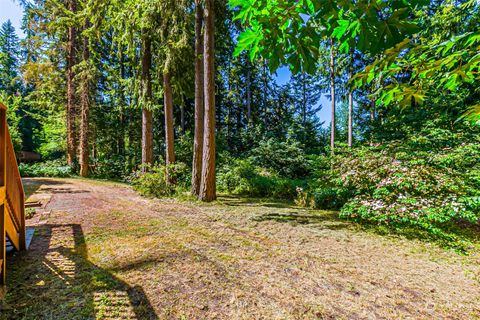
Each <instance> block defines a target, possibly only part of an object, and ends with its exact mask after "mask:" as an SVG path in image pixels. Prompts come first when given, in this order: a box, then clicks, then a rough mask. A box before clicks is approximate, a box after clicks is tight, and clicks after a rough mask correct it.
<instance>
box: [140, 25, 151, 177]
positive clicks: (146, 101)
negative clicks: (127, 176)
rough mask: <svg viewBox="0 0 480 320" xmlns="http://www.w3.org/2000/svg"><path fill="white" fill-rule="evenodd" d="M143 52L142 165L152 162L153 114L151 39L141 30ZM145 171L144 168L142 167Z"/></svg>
mask: <svg viewBox="0 0 480 320" xmlns="http://www.w3.org/2000/svg"><path fill="white" fill-rule="evenodd" d="M142 33H143V35H142V36H143V37H142V38H143V39H142V40H143V54H142V91H143V92H142V96H143V97H142V98H143V101H142V102H143V108H142V165H151V164H152V163H153V126H152V122H153V120H152V119H153V114H152V110H151V102H152V77H151V74H150V69H151V67H152V41H151V39H150V36H149V35H147V34H146V32H145V30H143V32H142ZM143 171H145V168H143Z"/></svg>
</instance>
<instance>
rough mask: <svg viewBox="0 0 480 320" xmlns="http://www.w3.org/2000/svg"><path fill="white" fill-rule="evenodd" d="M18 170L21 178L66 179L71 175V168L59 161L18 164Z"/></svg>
mask: <svg viewBox="0 0 480 320" xmlns="http://www.w3.org/2000/svg"><path fill="white" fill-rule="evenodd" d="M18 169H19V171H20V175H21V176H22V177H57V178H66V177H70V176H72V175H73V170H72V168H71V167H69V166H67V165H66V164H65V163H64V162H62V161H59V160H53V161H47V162H39V163H33V164H27V163H20V164H19V166H18Z"/></svg>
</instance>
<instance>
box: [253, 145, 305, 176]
mask: <svg viewBox="0 0 480 320" xmlns="http://www.w3.org/2000/svg"><path fill="white" fill-rule="evenodd" d="M250 159H251V162H252V164H254V165H256V166H258V167H262V168H266V169H268V170H271V171H272V172H275V173H277V174H278V175H280V176H283V177H288V178H291V179H295V178H304V177H305V176H307V175H308V173H309V165H308V162H307V159H306V156H305V153H304V151H303V149H302V148H301V145H300V143H299V142H296V141H287V142H280V141H276V140H275V139H269V140H266V141H261V142H260V145H259V146H258V147H257V148H255V149H253V150H252V151H251V156H250Z"/></svg>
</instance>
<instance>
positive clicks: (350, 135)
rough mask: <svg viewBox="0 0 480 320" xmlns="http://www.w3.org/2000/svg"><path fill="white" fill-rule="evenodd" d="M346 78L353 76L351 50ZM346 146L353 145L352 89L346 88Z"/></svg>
mask: <svg viewBox="0 0 480 320" xmlns="http://www.w3.org/2000/svg"><path fill="white" fill-rule="evenodd" d="M348 78H349V79H350V80H351V79H352V78H353V51H350V66H349V71H348ZM348 146H349V147H350V148H351V147H352V146H353V89H351V88H349V89H348Z"/></svg>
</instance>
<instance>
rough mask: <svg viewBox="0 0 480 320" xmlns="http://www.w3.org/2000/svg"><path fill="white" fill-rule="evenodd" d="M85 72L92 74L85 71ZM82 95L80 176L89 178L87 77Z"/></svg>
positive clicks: (87, 56)
mask: <svg viewBox="0 0 480 320" xmlns="http://www.w3.org/2000/svg"><path fill="white" fill-rule="evenodd" d="M86 28H88V22H87V23H86ZM89 60H90V48H89V41H88V36H84V37H83V61H84V62H87V63H88V61H89ZM84 72H90V71H89V70H88V71H84ZM82 81H83V83H82V93H81V97H80V99H81V105H82V111H81V119H80V121H81V123H80V176H82V177H87V176H88V165H89V162H88V160H89V159H88V158H89V151H88V116H89V112H90V79H89V76H88V75H86V76H85V79H83V80H82Z"/></svg>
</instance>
